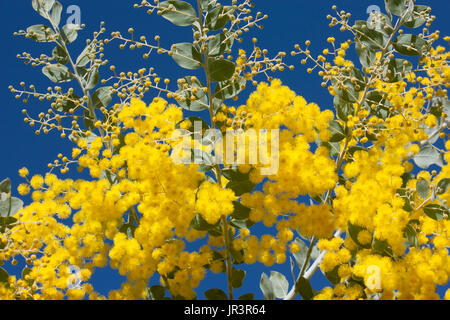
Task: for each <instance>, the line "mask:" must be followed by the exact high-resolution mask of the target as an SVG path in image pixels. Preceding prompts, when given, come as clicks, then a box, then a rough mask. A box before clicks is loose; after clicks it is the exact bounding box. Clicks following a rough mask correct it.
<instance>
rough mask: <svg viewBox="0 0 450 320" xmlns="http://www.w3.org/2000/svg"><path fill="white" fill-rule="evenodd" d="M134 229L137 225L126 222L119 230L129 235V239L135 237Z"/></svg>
mask: <svg viewBox="0 0 450 320" xmlns="http://www.w3.org/2000/svg"><path fill="white" fill-rule="evenodd" d="M134 231H136V226H135V225H134V224H131V223H124V224H123V225H122V226H121V227H120V228H119V232H122V233H124V234H126V235H127V238H128V239H133V238H134Z"/></svg>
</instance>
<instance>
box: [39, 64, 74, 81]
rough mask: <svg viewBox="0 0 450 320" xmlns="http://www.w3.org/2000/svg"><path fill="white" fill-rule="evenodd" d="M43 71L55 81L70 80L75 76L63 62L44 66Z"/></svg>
mask: <svg viewBox="0 0 450 320" xmlns="http://www.w3.org/2000/svg"><path fill="white" fill-rule="evenodd" d="M42 73H43V74H44V75H46V76H47V78H49V79H50V80H51V81H53V82H55V83H61V82H69V81H71V80H72V79H73V78H74V75H73V74H72V72H70V70H69V68H67V67H66V66H64V65H61V64H60V65H58V64H51V65H47V66H45V67H43V68H42Z"/></svg>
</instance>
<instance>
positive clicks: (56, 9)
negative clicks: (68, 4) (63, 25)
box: [50, 1, 63, 26]
mask: <svg viewBox="0 0 450 320" xmlns="http://www.w3.org/2000/svg"><path fill="white" fill-rule="evenodd" d="M62 9H63V6H62V5H61V3H59V2H58V1H55V4H53V7H52V11H51V12H50V20H52V22H53V24H54V25H55V26H59V23H60V21H61V13H62Z"/></svg>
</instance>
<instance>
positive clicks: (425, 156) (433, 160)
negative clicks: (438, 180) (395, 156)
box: [413, 144, 443, 169]
mask: <svg viewBox="0 0 450 320" xmlns="http://www.w3.org/2000/svg"><path fill="white" fill-rule="evenodd" d="M413 159H414V162H415V163H416V165H417V166H418V167H419V168H421V169H427V168H428V167H430V166H431V165H433V164H435V165H438V166H440V167H442V166H443V163H442V159H441V156H440V153H439V151H437V150H436V149H435V148H434V147H433V146H432V145H429V144H428V145H425V146H424V147H422V149H421V150H420V152H419V153H418V154H416V155H415V156H414V158H413Z"/></svg>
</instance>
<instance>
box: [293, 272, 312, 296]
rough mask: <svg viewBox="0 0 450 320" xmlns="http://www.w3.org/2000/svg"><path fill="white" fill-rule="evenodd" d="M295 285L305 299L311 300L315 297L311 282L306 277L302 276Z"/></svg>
mask: <svg viewBox="0 0 450 320" xmlns="http://www.w3.org/2000/svg"><path fill="white" fill-rule="evenodd" d="M295 287H296V289H297V291H298V293H299V294H300V295H301V296H302V298H303V300H311V299H312V298H313V297H314V293H313V290H312V287H311V284H310V283H309V280H308V279H306V278H305V277H300V279H298V281H297V283H296V284H295Z"/></svg>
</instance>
